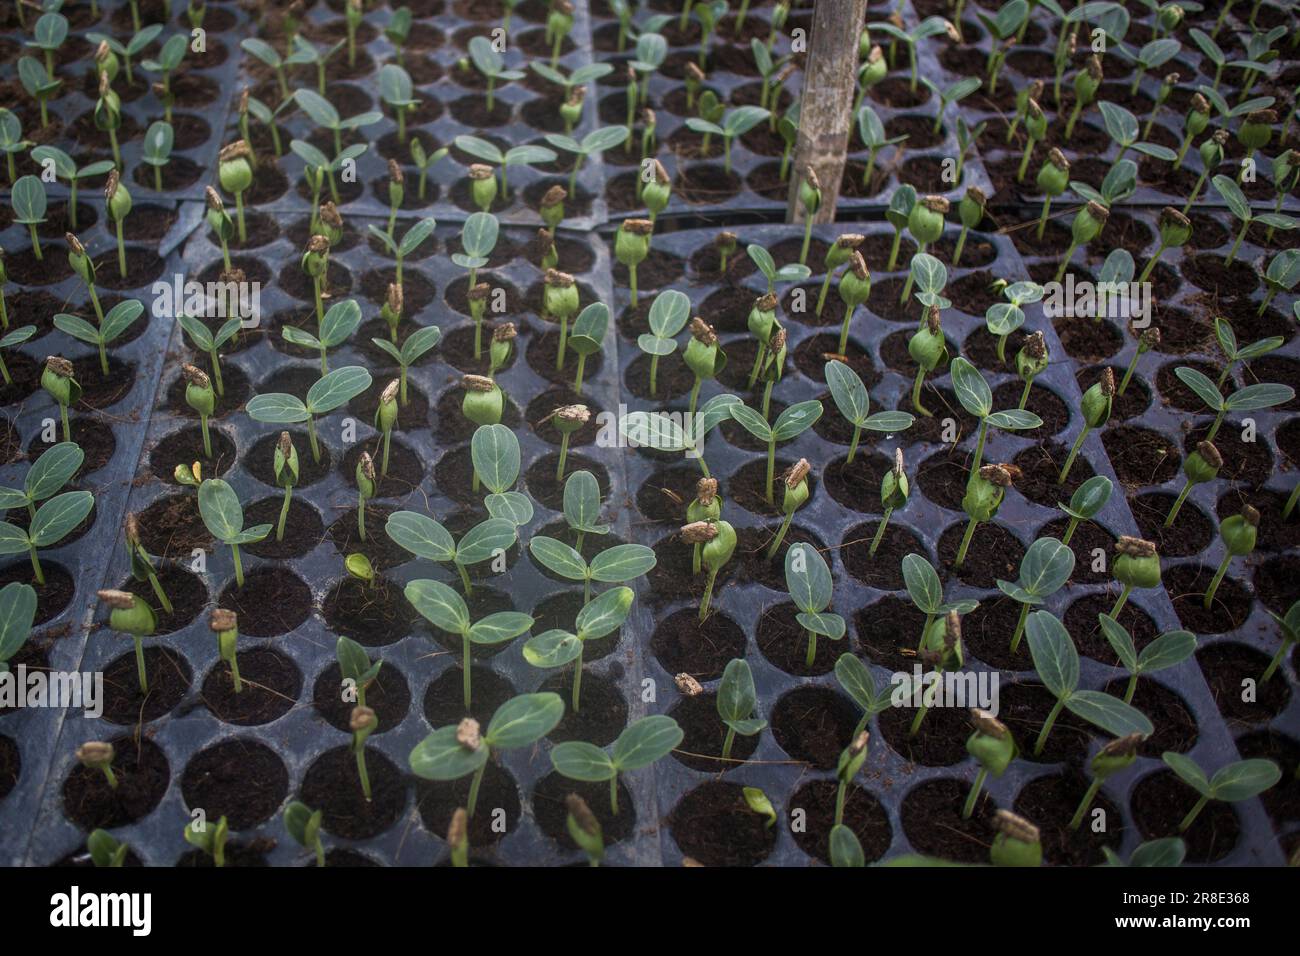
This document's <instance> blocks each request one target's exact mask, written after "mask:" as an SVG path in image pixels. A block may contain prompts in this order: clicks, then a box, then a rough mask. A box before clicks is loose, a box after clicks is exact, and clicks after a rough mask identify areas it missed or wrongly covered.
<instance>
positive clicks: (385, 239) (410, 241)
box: [368, 216, 437, 286]
mask: <svg viewBox="0 0 1300 956" xmlns="http://www.w3.org/2000/svg"><path fill="white" fill-rule="evenodd" d="M436 225H437V223H436V222H435V221H434V219H433V217H432V216H429V217H426V218H424V219H421V220H419V221H418V222H414V223H412V224H411V226H410V228H409V229H407V230H406V232H404V233H403V234H402V238H401V241H400V242H399V241H397V240H395V239H393V237H392V236H390V235H389V234H388V233H386V232H385V231H384V230H382V229H380V228H379V227H378V226H376V225H375V224H374V223H371V224H370V225H369V227H368V228H369V231H370V234H371V235H372V236H374V237H375V238H377V239H378V240H379V241H380V242H381V243H383V245H384V248H386V249H387V250H388V254H389V255H391V256H392V257H393V259H394V260H396V265H395V268H396V275H395V282H396V284H397V285H399V286H400V285H401V284H402V263H403V261H404V260H406V259H408V258H409V257H411V256H413V255H415V253H416V252H417V251H418V250H419V248H420V246H422V245H423V244H424V242H425V240H426V239H428V238H429V237H430V236H432V235H433V230H434V228H435V226H436Z"/></svg>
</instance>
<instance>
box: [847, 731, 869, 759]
mask: <svg viewBox="0 0 1300 956" xmlns="http://www.w3.org/2000/svg"><path fill="white" fill-rule="evenodd" d="M870 740H871V734H869V733H867V732H866V731H865V730H864V731H862V732H861V733H860V734H858V735H857V736H856V737H854V738H853V740H852V741H851V742H850V743H849V750H850V752H852V754H853V756H855V757H856V756H857V755H858V754H860V753H862V752H863V751H864V750H866V749H867V743H868V742H869V741H870Z"/></svg>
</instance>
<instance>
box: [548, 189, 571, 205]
mask: <svg viewBox="0 0 1300 956" xmlns="http://www.w3.org/2000/svg"><path fill="white" fill-rule="evenodd" d="M568 198H569V191H568V190H567V189H565V188H564V187H563V186H552V187H551V188H550V189H548V190H546V193H545V195H543V196H542V208H543V209H549V208H550V207H552V206H558V205H559V204H560V203H562V202H564V200H566V199H568Z"/></svg>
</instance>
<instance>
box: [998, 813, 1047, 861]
mask: <svg viewBox="0 0 1300 956" xmlns="http://www.w3.org/2000/svg"><path fill="white" fill-rule="evenodd" d="M993 823H994V825H995V826H996V827H997V831H998V833H997V836H995V837H994V838H993V845H992V846H990V847H989V860H990V862H992V864H993V865H994V866H1041V865H1042V862H1043V844H1042V838H1041V835H1040V833H1039V830H1038V827H1036V826H1034V825H1033V824H1032V823H1030V822H1029V821H1028V820H1026V819H1025V818H1024V817H1021V816H1017V815H1016V814H1014V813H1012V812H1011V811H1010V810H998V811H996V812H995V813H994V814H993Z"/></svg>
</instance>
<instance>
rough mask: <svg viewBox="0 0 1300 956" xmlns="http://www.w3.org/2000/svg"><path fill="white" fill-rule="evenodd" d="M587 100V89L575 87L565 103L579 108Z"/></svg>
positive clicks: (570, 91)
mask: <svg viewBox="0 0 1300 956" xmlns="http://www.w3.org/2000/svg"><path fill="white" fill-rule="evenodd" d="M586 98H587V88H586V87H585V86H575V87H572V88H571V89H570V90H569V97H568V99H566V100H565V101H564V102H565V103H567V104H568V105H569V106H578V105H580V104H581V103H582V101H583V100H585V99H586Z"/></svg>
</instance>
